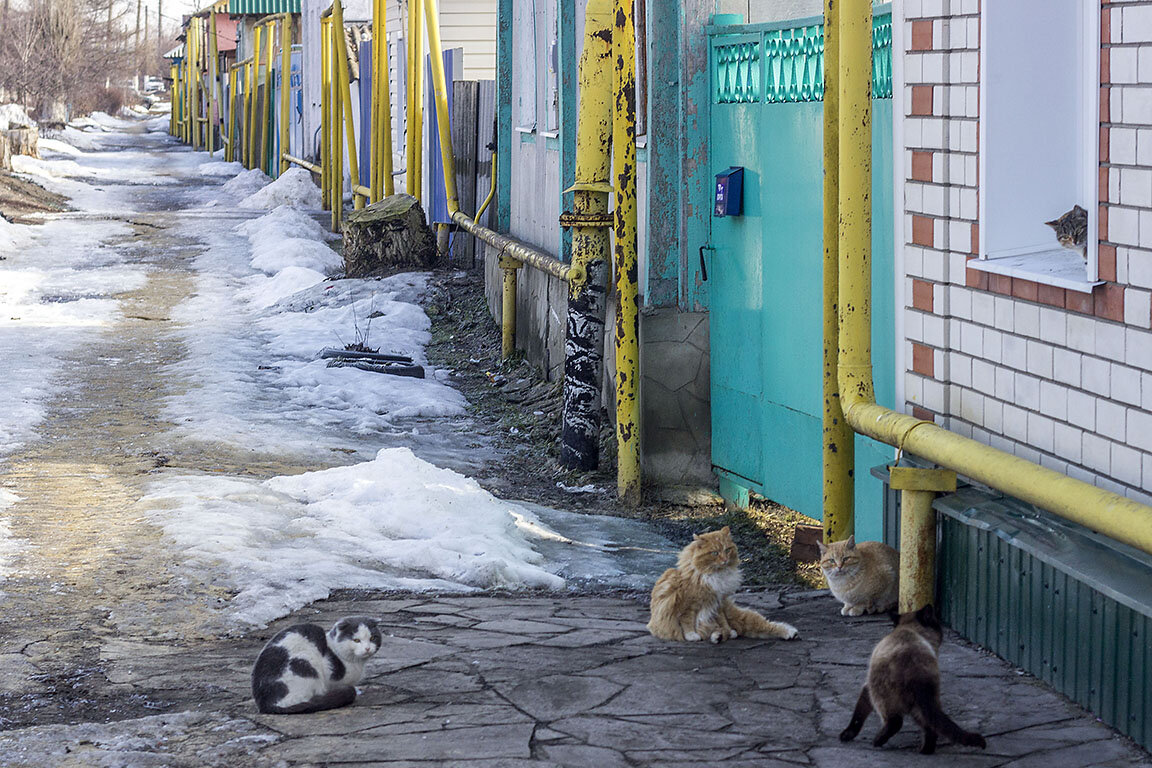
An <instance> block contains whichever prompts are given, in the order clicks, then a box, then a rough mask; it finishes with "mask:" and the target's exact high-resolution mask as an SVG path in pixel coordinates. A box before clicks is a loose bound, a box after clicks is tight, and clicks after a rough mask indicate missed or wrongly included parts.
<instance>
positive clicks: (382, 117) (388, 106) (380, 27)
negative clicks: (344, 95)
mask: <svg viewBox="0 0 1152 768" xmlns="http://www.w3.org/2000/svg"><path fill="white" fill-rule="evenodd" d="M373 3H374V8H373V12H372V174H371V183H370V185H369V186H370V187H371V190H372V195H371V199H372V202H376V201H377V200H380V199H382V198H384V197H387V196H389V195H392V194H394V193H395V191H396V189H395V184H394V182H393V180H392V94H391V89H390V88H389V84H390V82H391V74H390V71H391V67H390V66H389V62H388V39H387V33H386V31H387V13H388V4H387V2H386V0H373Z"/></svg>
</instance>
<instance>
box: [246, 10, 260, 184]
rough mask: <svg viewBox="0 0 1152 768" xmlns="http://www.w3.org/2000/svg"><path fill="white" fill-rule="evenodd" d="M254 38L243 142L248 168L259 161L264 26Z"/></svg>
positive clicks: (258, 164)
mask: <svg viewBox="0 0 1152 768" xmlns="http://www.w3.org/2000/svg"><path fill="white" fill-rule="evenodd" d="M254 32H255V37H254V38H253V48H252V64H251V67H252V95H251V98H250V99H249V101H248V119H247V123H248V125H247V128H248V130H247V131H245V133H244V140H245V141H246V142H247V144H248V162H247V163H245V165H247V166H248V167H249V168H259V167H260V161H259V160H258V159H257V156H256V152H257V151H258V148H259V144H257V142H256V137H257V136H258V135H259V133H258V131H257V127H258V126H257V125H256V121H257V120H258V119H259V118H258V117H257V114H256V113H257V112H258V109H257V107H259V104H258V103H257V100H256V94H257V93H259V90H260V58H261V56H260V54H261V52H262V51H263V49H262V48H261V46H260V43H261V35H263V33H264V25H263V24H258V25H257V26H256V28H255V30H254Z"/></svg>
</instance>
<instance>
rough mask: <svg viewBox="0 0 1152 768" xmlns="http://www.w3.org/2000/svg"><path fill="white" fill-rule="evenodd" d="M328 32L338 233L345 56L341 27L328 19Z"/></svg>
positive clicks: (334, 209)
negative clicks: (341, 88) (342, 89)
mask: <svg viewBox="0 0 1152 768" xmlns="http://www.w3.org/2000/svg"><path fill="white" fill-rule="evenodd" d="M333 7H335V3H333ZM328 32H329V35H330V36H329V38H328V56H329V62H328V80H329V83H330V85H331V88H332V114H331V117H332V128H331V134H332V231H333V232H339V231H340V224H341V221H342V219H343V218H344V143H343V142H344V140H343V136H341V134H340V122H341V116H342V115H343V114H344V105H343V104H341V103H340V96H341V93H340V87H339V86H340V57H346V54H345V53H344V50H343V49H344V29H343V25H340V26H339V27H338V26H337V25H336V20H335V19H330V20H329V23H328Z"/></svg>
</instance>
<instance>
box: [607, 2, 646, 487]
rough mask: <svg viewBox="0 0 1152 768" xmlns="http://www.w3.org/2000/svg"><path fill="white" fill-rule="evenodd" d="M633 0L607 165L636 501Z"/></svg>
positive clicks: (625, 473) (621, 429) (625, 438)
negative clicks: (612, 199)
mask: <svg viewBox="0 0 1152 768" xmlns="http://www.w3.org/2000/svg"><path fill="white" fill-rule="evenodd" d="M632 9H633V4H632V0H616V14H615V20H616V21H615V26H614V28H613V30H612V60H613V62H614V64H615V67H614V76H613V86H614V88H613V90H614V92H615V102H614V105H613V107H614V108H613V110H612V158H613V160H612V166H613V173H614V174H615V187H616V189H615V193H616V208H615V211H614V213H615V216H614V225H615V235H616V237H615V244H616V251H615V255H616V333H615V334H614V336H615V342H616V344H615V346H616V491H617V495H618V496H619V497H620V498H621V499H623V500H624V502H625V503H626V504H629V505H631V506H636V505H637V504H639V503H640V399H639V389H640V386H639V385H640V381H639V379H640V339H639V335H640V307H639V299H640V297H639V287H638V285H637V275H638V264H637V255H636V30H635V27H634V21H633V18H632V13H633V11H632Z"/></svg>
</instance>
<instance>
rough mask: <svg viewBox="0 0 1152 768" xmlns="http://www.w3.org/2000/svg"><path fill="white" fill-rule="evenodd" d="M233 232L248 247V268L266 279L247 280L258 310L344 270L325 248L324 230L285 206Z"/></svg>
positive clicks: (332, 253)
mask: <svg viewBox="0 0 1152 768" xmlns="http://www.w3.org/2000/svg"><path fill="white" fill-rule="evenodd" d="M309 183H311V182H309ZM236 231H237V232H239V233H241V234H243V235H246V236H247V237H248V241H249V242H250V243H251V244H252V260H251V262H250V264H251V265H252V267H253V268H254V269H258V270H260V271H261V272H263V273H264V274H265V275H267V276H268V278H264V277H261V276H255V277H253V278H251V279H250V280H249V285H250V289H251V290H250V291H248V292H247V293H248V295H249V298H250V299H251V300H252V302H253V303H254V304H257V305H259V306H261V307H267V306H271V305H272V304H275V303H276V302H277V301H279V300H280V299H281V298H283V297H285V296H288V295H290V294H293V293H296V292H297V291H301V290H303V289H305V288H308V287H309V286H312V285H315V284H316V283H319V282H321V281H322V280H323V279H324V278H325V277H328V276H330V275H334V274H336V273H337V272H339V271H340V270H341V269H342V268H343V266H344V262H343V261H342V260H341V258H340V256H339V255H338V254H337V253H336V251H334V250H332V249H331V248H330V247H328V245H327V243H326V241H327V239H328V237H327V233H326V232H325V231H324V228H323V227H321V226H320V225H319V224H317V223H316V220H315V219H313V218H312V217H310V216H309V215H308V214H306V213H303V212H301V211H299V210H297V209H295V208H292V207H289V206H287V205H281V206H280V207H279V208H274V209H273V210H272V211H271V212H269V213H267V214H265V215H264V216H261V217H260V218H258V219H253V220H251V221H245V222H243V223H242V224H240V225H238V226H237V227H236ZM269 278H270V279H269Z"/></svg>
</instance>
